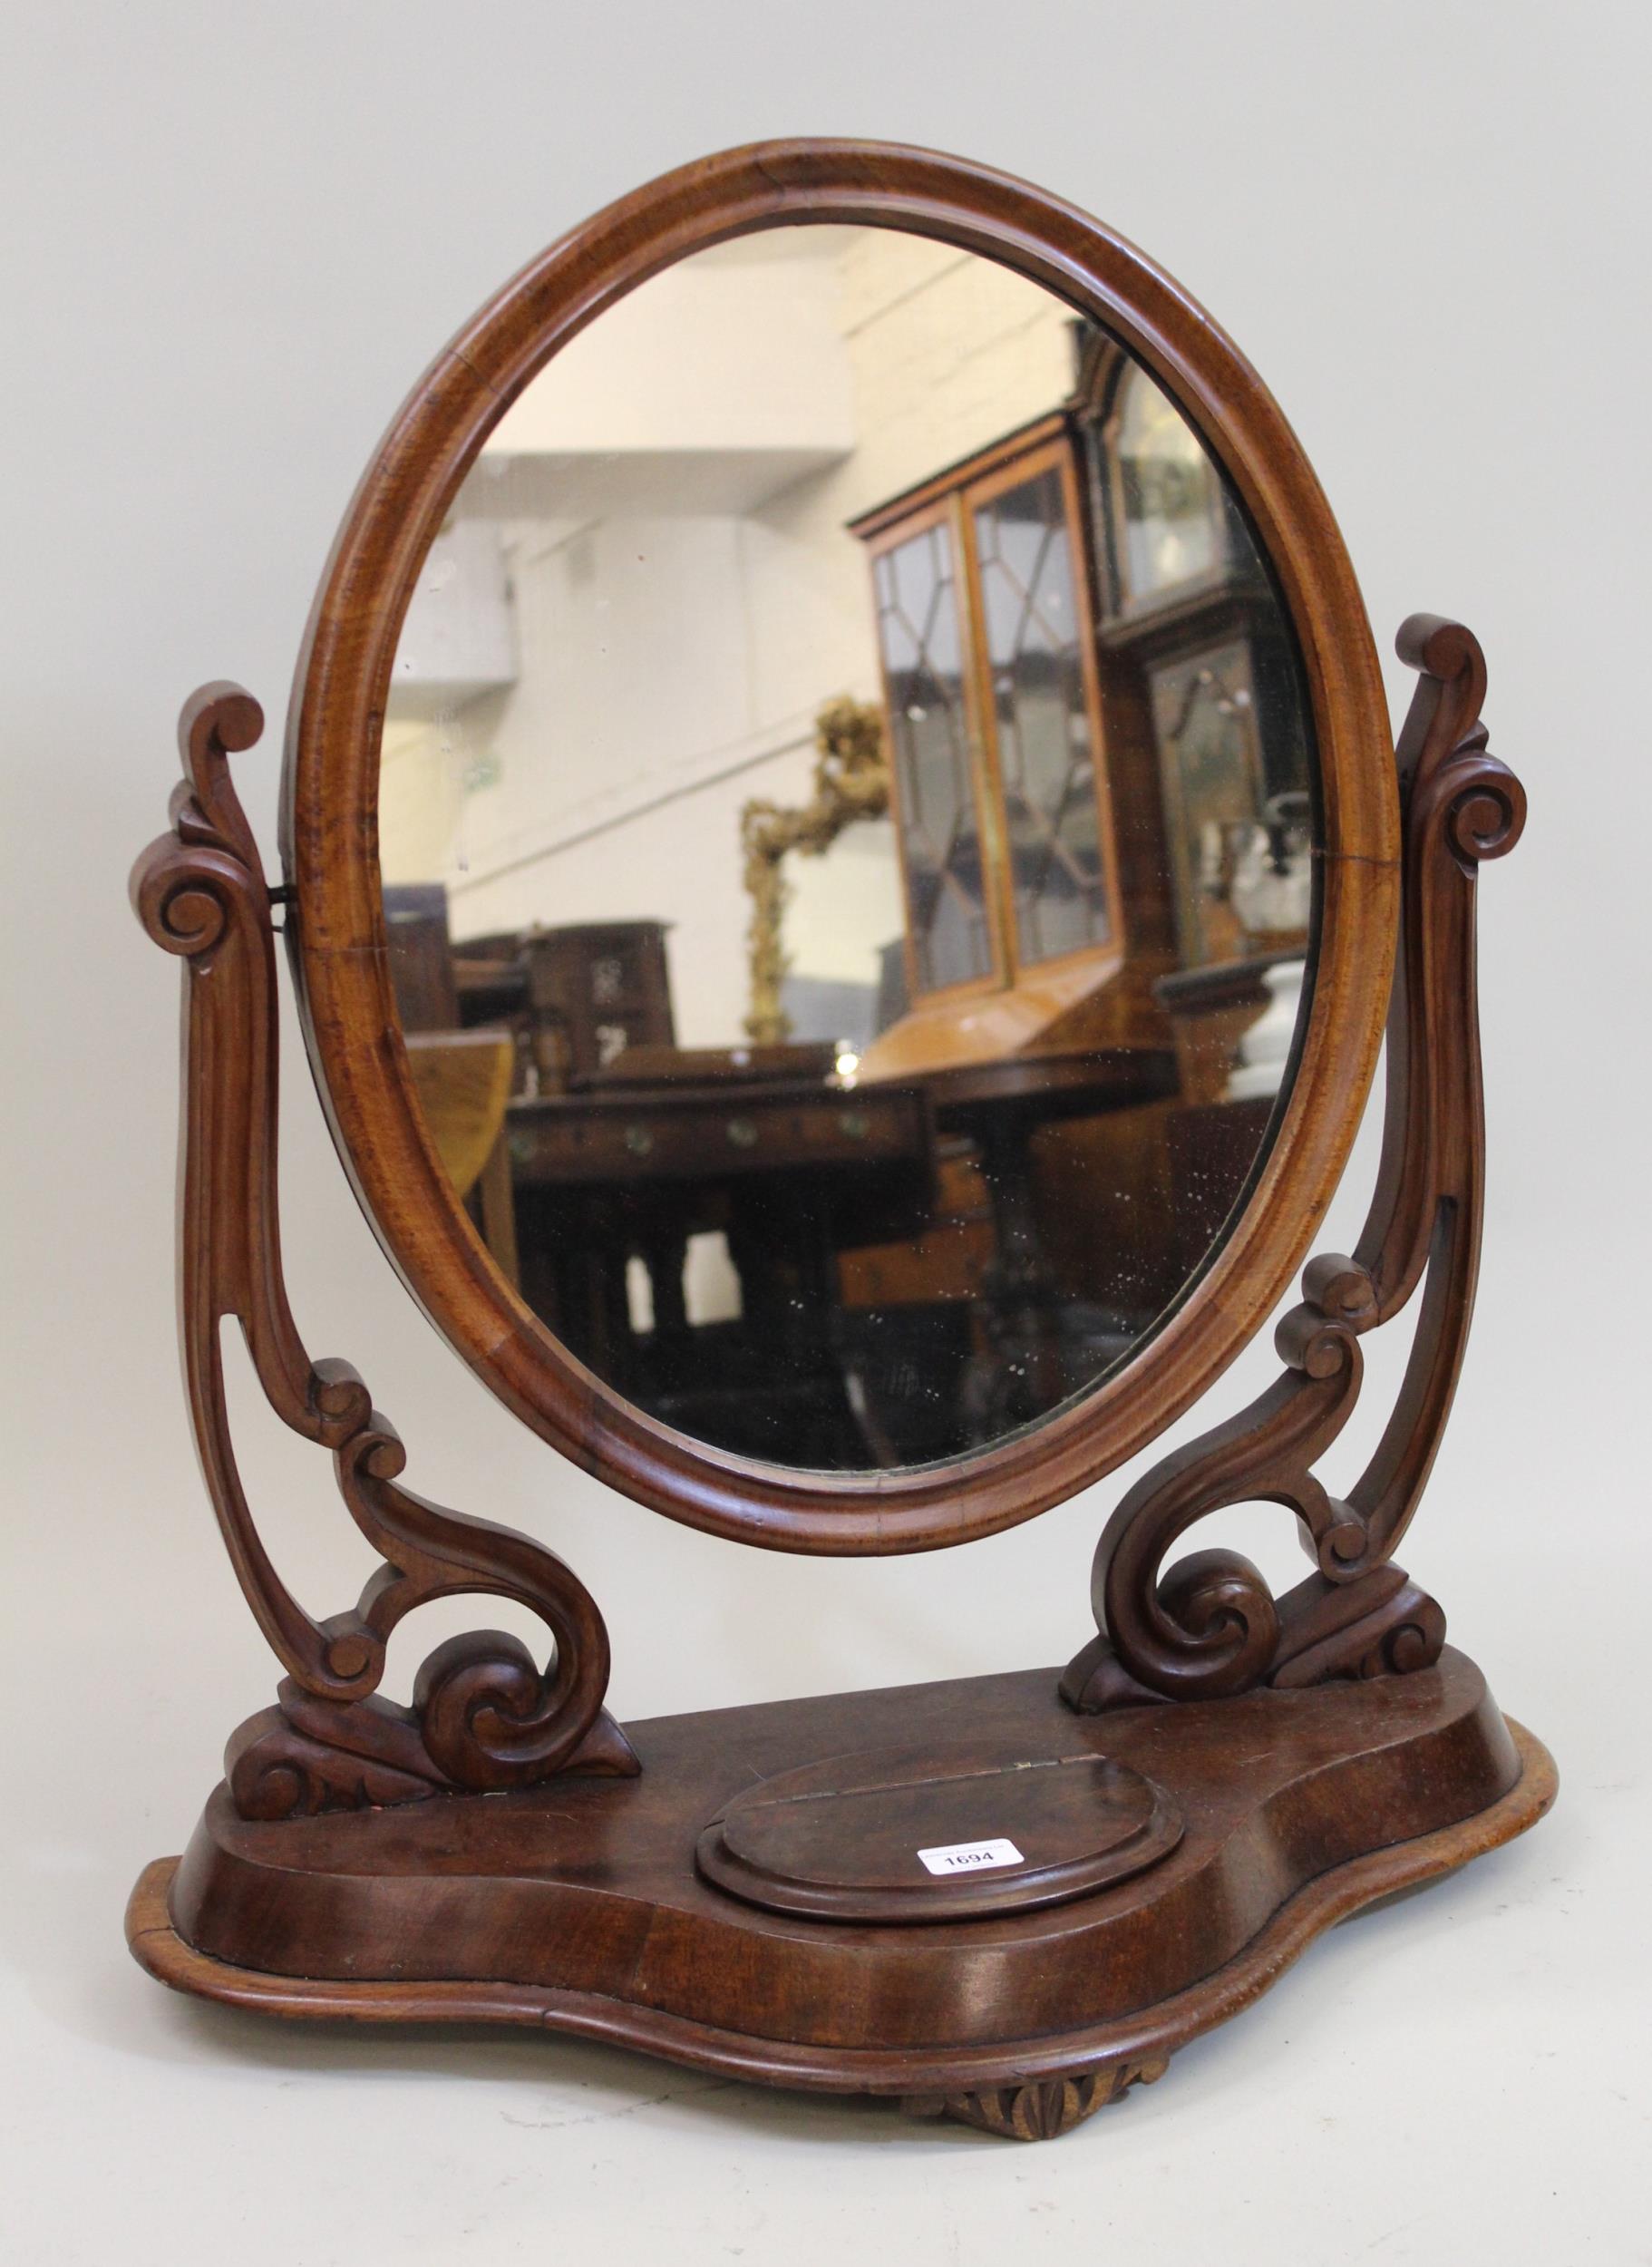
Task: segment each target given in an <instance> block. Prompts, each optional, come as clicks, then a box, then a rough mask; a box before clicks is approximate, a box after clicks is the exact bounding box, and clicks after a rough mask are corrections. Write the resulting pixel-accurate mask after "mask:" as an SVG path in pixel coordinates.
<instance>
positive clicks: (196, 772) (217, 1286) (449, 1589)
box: [132, 685, 637, 1818]
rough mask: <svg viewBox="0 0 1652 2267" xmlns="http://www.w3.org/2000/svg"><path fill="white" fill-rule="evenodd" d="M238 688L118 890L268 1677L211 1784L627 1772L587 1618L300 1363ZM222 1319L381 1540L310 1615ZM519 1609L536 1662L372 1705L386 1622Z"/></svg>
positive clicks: (500, 1781) (323, 1798) (311, 1800)
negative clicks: (168, 1061) (272, 1686)
mask: <svg viewBox="0 0 1652 2267" xmlns="http://www.w3.org/2000/svg"><path fill="white" fill-rule="evenodd" d="M263 722H264V720H263V715H262V713H261V711H260V710H259V707H258V703H257V702H256V701H255V700H254V699H253V698H252V696H251V695H250V694H248V693H244V692H242V691H241V690H240V688H239V687H238V686H233V685H209V686H203V687H202V689H201V690H200V691H199V693H197V694H196V695H194V696H193V697H192V698H191V699H190V700H189V702H188V703H187V704H186V705H185V708H184V711H183V715H182V718H181V719H180V725H179V741H180V747H181V750H182V754H183V761H184V778H183V780H182V782H181V783H180V786H179V788H178V790H177V792H176V793H174V795H173V797H172V803H171V820H172V829H171V832H170V833H169V834H164V835H162V836H161V837H160V840H159V841H158V842H153V843H151V846H150V848H149V849H148V850H147V851H145V852H144V854H143V856H142V857H141V859H140V860H139V861H138V864H137V867H136V869H135V871H134V872H133V875H132V901H133V904H134V906H135V907H136V910H137V912H138V916H139V919H141V921H142V923H143V925H144V927H145V929H147V930H148V931H149V933H150V935H151V937H152V938H153V939H155V941H156V943H157V944H159V945H161V946H163V947H164V948H165V949H166V950H167V951H169V952H173V953H177V954H179V955H180V956H181V958H183V961H184V964H185V977H184V1031H183V1128H182V1145H183V1155H182V1161H181V1164H182V1170H181V1172H180V1200H179V1330H180V1341H181V1345H182V1350H183V1363H184V1377H185V1382H186V1385H187V1387H188V1392H189V1409H190V1415H191V1416H192V1418H193V1421H194V1426H195V1438H196V1443H197V1445H198V1447H199V1453H200V1461H201V1471H202V1474H203V1477H204V1478H205V1480H206V1483H207V1491H208V1493H209V1496H210V1497H211V1499H212V1504H213V1508H214V1510H215V1511H216V1512H217V1513H218V1520H219V1528H220V1530H221V1532H222V1534H223V1537H224V1542H225V1543H226V1545H227V1547H228V1552H229V1556H230V1560H231V1562H233V1564H234V1567H235V1571H236V1573H237V1575H238V1577H239V1579H240V1583H241V1588H242V1590H243V1591H244V1592H245V1594H246V1598H247V1602H248V1605H249V1606H250V1607H251V1609H252V1611H253V1615H254V1617H255V1619H256V1620H257V1621H258V1627H259V1628H260V1629H261V1630H263V1632H264V1635H265V1636H266V1638H267V1639H268V1640H269V1644H270V1647H271V1649H272V1650H273V1651H274V1653H275V1654H276V1656H277V1659H279V1661H280V1662H281V1664H282V1666H283V1668H284V1669H286V1670H287V1677H286V1678H285V1679H284V1681H283V1683H282V1685H281V1687H280V1690H279V1694H278V1697H277V1705H276V1707H274V1708H268V1709H266V1710H265V1712H264V1713H263V1714H262V1715H261V1716H257V1717H253V1718H252V1720H251V1721H250V1722H249V1723H248V1724H244V1725H242V1727H240V1729H239V1730H238V1732H237V1733H236V1734H235V1736H234V1737H233V1738H232V1739H231V1741H230V1743H229V1748H228V1756H227V1757H226V1762H225V1776H226V1779H227V1781H228V1786H229V1789H230V1792H231V1794H232V1796H233V1798H234V1801H235V1805H236V1808H237V1810H238V1812H239V1814H240V1815H241V1816H243V1817H246V1818H283V1817H287V1816H288V1815H291V1814H293V1813H294V1812H313V1811H324V1810H335V1809H341V1808H345V1807H349V1806H352V1805H382V1804H387V1803H408V1802H417V1801H419V1800H421V1799H422V1798H423V1797H425V1796H427V1795H434V1794H437V1793H439V1792H443V1791H452V1790H454V1789H458V1788H465V1789H468V1790H471V1791H476V1792H481V1791H485V1790H488V1789H491V1788H500V1787H510V1786H523V1785H530V1783H531V1782H533V1781H534V1780H536V1779H542V1778H546V1777H549V1776H550V1775H551V1774H552V1773H554V1772H558V1771H563V1770H585V1771H599V1772H631V1771H635V1770H636V1768H637V1763H636V1758H635V1757H634V1756H633V1755H632V1754H631V1751H630V1748H629V1746H627V1741H626V1738H625V1736H624V1734H623V1733H622V1732H621V1731H620V1730H619V1728H618V1727H617V1725H616V1724H615V1723H614V1722H613V1721H612V1719H611V1718H610V1717H607V1715H606V1714H605V1713H604V1710H603V1707H602V1697H603V1694H604V1692H605V1691H606V1690H607V1680H608V1642H607V1630H606V1629H605V1628H604V1626H603V1621H602V1617H601V1615H600V1614H599V1613H598V1610H597V1607H596V1604H595V1601H593V1600H592V1598H591V1596H590V1594H589V1592H588V1591H587V1590H586V1588H585V1586H584V1585H583V1583H581V1582H580V1581H578V1578H577V1576H575V1575H574V1574H573V1573H572V1572H571V1571H569V1570H568V1568H567V1567H566V1566H564V1565H563V1564H562V1562H561V1561H560V1560H559V1559H558V1558H555V1557H554V1556H553V1555H552V1554H551V1553H550V1552H549V1551H546V1550H544V1549H542V1548H541V1546H540V1545H539V1544H538V1543H535V1542H530V1541H529V1540H528V1538H527V1537H526V1536H525V1535H517V1534H512V1533H511V1532H510V1530H509V1529H507V1528H503V1527H497V1526H494V1525H493V1524H492V1523H491V1522H489V1521H486V1520H480V1519H471V1518H467V1517H465V1516H464V1515H463V1514H462V1513H458V1512H449V1511H443V1510H442V1508H441V1507H440V1505H438V1504H435V1503H427V1502H426V1501H425V1500H424V1498H423V1497H422V1496H417V1495H414V1494H413V1493H411V1492H410V1491H409V1490H407V1489H405V1488H402V1487H399V1486H398V1485H397V1484H396V1483H397V1481H398V1480H399V1478H400V1476H401V1474H402V1471H403V1466H404V1465H405V1464H406V1461H407V1459H406V1454H405V1451H404V1450H403V1446H402V1443H401V1440H400V1437H399V1436H398V1435H397V1433H396V1430H395V1427H394V1425H392V1424H391V1423H390V1421H389V1419H388V1418H387V1417H384V1416H381V1415H380V1414H379V1412H378V1411H377V1410H375V1409H374V1406H373V1401H372V1396H370V1395H369V1393H368V1391H367V1388H366V1386H365V1385H364V1383H363V1382H362V1379H361V1377H359V1376H358V1375H357V1373H356V1372H355V1370H354V1369H353V1368H352V1367H350V1365H349V1363H348V1362H344V1361H337V1360H323V1361H320V1362H312V1361H311V1360H310V1358H309V1357H308V1355H307V1354H306V1352H305V1350H304V1347H303V1345H302V1343H301V1342H300V1340H299V1337H298V1332H297V1328H296V1325H295V1323H294V1321H293V1317H292V1311H291V1309H290V1308H289V1307H288V1305H287V1287H286V1283H285V1281H284V1279H283V1277H282V1272H281V1244H280V1236H279V1232H278V1230H277V1217H276V1075H277V1045H278V1042H277V1026H276V1003H275V981H276V963H275V947H274V942H273V937H272V930H271V919H270V904H271V896H270V891H269V890H268V888H267V884H266V882H265V881H264V877H263V873H262V871H261V868H260V865H259V861H258V850H257V846H256V845H255V843H254V842H253V839H252V832H251V830H250V828H249V827H248V824H247V821H246V817H245V815H244V813H243V812H242V810H241V806H240V804H239V803H238V800H237V797H236V793H235V790H234V788H233V786H232V785H231V783H230V779H229V765H228V759H229V756H230V754H232V753H236V752H238V751H240V750H244V749H247V748H250V747H251V746H252V745H253V744H254V743H255V742H256V741H257V739H258V735H259V734H260V732H261V731H262V729H263ZM231 1317H232V1318H234V1319H235V1320H236V1321H237V1322H238V1324H239V1325H240V1327H241V1330H242V1332H243V1334H244V1336H245V1338H246V1341H247V1347H248V1352H249V1354H250V1355H251V1357H252V1361H253V1366H254V1367H255V1369H256V1370H257V1372H258V1382H259V1384H260V1385H261V1386H263V1388H264V1391H265V1393H266V1395H267V1397H268V1400H269V1403H270V1406H271V1407H272V1408H273V1409H274V1410H275V1411H276V1414H277V1416H279V1417H281V1418H282V1419H283V1420H284V1422H285V1423H287V1425H291V1426H292V1428H293V1430H294V1431H295V1432H296V1433H300V1434H302V1435H303V1436H304V1437H305V1439H306V1440H310V1441H314V1442H316V1445H318V1446H320V1447H324V1448H329V1449H331V1450H332V1452H333V1459H334V1467H335V1472H336V1474H337V1478H338V1486H339V1493H341V1494H342V1495H343V1497H344V1499H345V1503H346V1505H347V1506H348V1507H349V1511H350V1513H351V1516H352V1517H353V1518H354V1520H355V1523H356V1525H357V1526H358V1527H359V1528H360V1529H361V1531H362V1532H363V1534H364V1536H365V1537H366V1538H367V1541H368V1542H370V1543H371V1544H372V1545H373V1546H374V1549H375V1550H376V1551H378V1552H382V1553H383V1560H382V1563H381V1564H380V1565H379V1567H378V1568H377V1569H376V1571H374V1574H373V1576H372V1577H371V1579H370V1580H369V1581H368V1583H367V1586H366V1588H365V1589H364V1591H363V1592H362V1595H361V1597H360V1598H359V1599H358V1601H356V1603H355V1607H354V1608H353V1609H350V1610H346V1611H345V1612H343V1613H337V1614H333V1615H330V1616H329V1617H328V1618H327V1619H326V1620H325V1621H316V1620H313V1619H312V1617H311V1616H310V1615H309V1614H308V1613H306V1610H305V1609H304V1608H303V1607H302V1606H301V1605H300V1604H299V1603H298V1601H297V1600H296V1598H295V1597H294V1596H293V1594H292V1592H291V1591H289V1590H288V1589H287V1585H286V1584H285V1583H284V1582H283V1581H282V1580H281V1578H280V1576H279V1575H278V1574H277V1571H276V1569H275V1565H274V1563H273V1562H272V1561H271V1559H270V1557H269V1554H268V1552H267V1550H266V1549H265V1546H264V1543H263V1542H262V1539H261V1538H260V1536H259V1533H258V1526H257V1524H256V1523H255V1521H254V1519H253V1516H252V1512H251V1509H250V1507H249V1505H248V1502H247V1498H246V1494H245V1493H244V1491H243V1489H242V1486H241V1482H240V1475H239V1474H238V1471H237V1469H236V1462H235V1453H234V1448H233V1446H232V1444H231V1441H230V1435H229V1424H228V1411H227V1408H226V1406H225V1397H224V1375H223V1356H222V1345H221V1339H220V1335H219V1334H220V1330H221V1328H222V1325H223V1323H224V1321H225V1319H226V1318H231ZM457 1591H488V1592H491V1593H493V1594H494V1595H495V1596H498V1597H503V1598H511V1599H515V1600H516V1601H519V1602H520V1604H522V1605H525V1606H530V1607H531V1608H532V1609H533V1610H534V1611H535V1612H536V1613H537V1614H538V1615H539V1618H540V1619H541V1620H543V1621H544V1623H545V1624H546V1627H547V1629H548V1630H549V1632H550V1635H551V1637H552V1639H554V1641H555V1654H554V1661H553V1665H552V1667H551V1668H550V1669H549V1670H547V1671H546V1672H544V1673H543V1674H541V1672H540V1671H539V1669H538V1668H536V1666H535V1665H534V1663H533V1661H532V1659H530V1656H529V1654H528V1652H527V1650H526V1649H525V1648H524V1647H523V1645H522V1644H521V1642H520V1639H516V1638H512V1637H510V1636H507V1635H506V1634H505V1633H504V1632H502V1631H500V1630H481V1631H477V1632H475V1633H473V1634H472V1635H470V1636H467V1637H462V1638H455V1639H450V1640H449V1641H448V1643H446V1644H445V1645H442V1646H440V1647H438V1648H437V1649H436V1650H435V1651H434V1652H433V1653H432V1655H431V1656H430V1659H428V1660H427V1661H426V1662H425V1663H424V1665H423V1668H422V1669H420V1671H419V1676H418V1681H417V1685H416V1687H415V1693H414V1705H413V1708H412V1709H411V1710H409V1709H406V1708H395V1707H393V1706H392V1705H391V1704H390V1703H388V1702H387V1701H384V1700H380V1699H377V1698H373V1697H372V1696H373V1695H374V1690H375V1688H376V1687H377V1685H378V1683H379V1681H380V1679H381V1678H382V1677H383V1675H384V1648H385V1645H386V1642H387V1641H388V1639H389V1637H390V1633H391V1631H392V1630H394V1628H395V1626H396V1624H397V1623H398V1622H399V1621H400V1620H402V1619H403V1615H405V1614H407V1613H410V1612H411V1611H412V1610H413V1608H414V1607H415V1606H422V1605H424V1604H426V1603H428V1602H429V1601H431V1600H432V1599H434V1598H445V1597H450V1596H452V1594H453V1593H455V1592H457Z"/></svg>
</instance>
